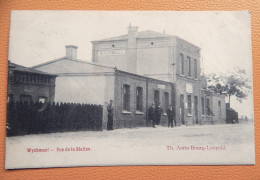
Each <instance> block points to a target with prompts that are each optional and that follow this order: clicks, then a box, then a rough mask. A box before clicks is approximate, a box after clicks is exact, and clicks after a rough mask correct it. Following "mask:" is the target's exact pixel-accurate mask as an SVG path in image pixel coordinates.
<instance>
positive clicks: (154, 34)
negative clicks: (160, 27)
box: [94, 30, 174, 42]
mask: <svg viewBox="0 0 260 180" xmlns="http://www.w3.org/2000/svg"><path fill="white" fill-rule="evenodd" d="M167 37H174V36H172V35H169V34H165V33H159V32H155V31H150V30H146V31H141V32H138V35H137V39H148V38H167ZM127 39H128V34H125V35H121V36H116V37H112V38H106V39H101V40H97V41H120V40H127ZM94 42H95V41H94Z"/></svg>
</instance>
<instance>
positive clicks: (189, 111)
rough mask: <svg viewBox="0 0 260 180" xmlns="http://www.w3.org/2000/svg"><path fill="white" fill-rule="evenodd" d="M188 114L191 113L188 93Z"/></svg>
mask: <svg viewBox="0 0 260 180" xmlns="http://www.w3.org/2000/svg"><path fill="white" fill-rule="evenodd" d="M187 111H188V114H191V95H188V107H187Z"/></svg>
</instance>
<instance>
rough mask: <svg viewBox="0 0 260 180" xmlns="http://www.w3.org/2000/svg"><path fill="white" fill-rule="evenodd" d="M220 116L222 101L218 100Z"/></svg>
mask: <svg viewBox="0 0 260 180" xmlns="http://www.w3.org/2000/svg"><path fill="white" fill-rule="evenodd" d="M218 108H219V117H221V101H218Z"/></svg>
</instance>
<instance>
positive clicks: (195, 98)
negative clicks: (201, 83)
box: [194, 96, 199, 124]
mask: <svg viewBox="0 0 260 180" xmlns="http://www.w3.org/2000/svg"><path fill="white" fill-rule="evenodd" d="M194 111H195V121H196V124H199V118H198V112H199V110H198V97H197V96H194Z"/></svg>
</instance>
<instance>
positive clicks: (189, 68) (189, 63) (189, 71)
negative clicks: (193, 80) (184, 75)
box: [187, 56, 191, 77]
mask: <svg viewBox="0 0 260 180" xmlns="http://www.w3.org/2000/svg"><path fill="white" fill-rule="evenodd" d="M187 60H188V76H189V77H191V61H190V57H189V56H188V57H187Z"/></svg>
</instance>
